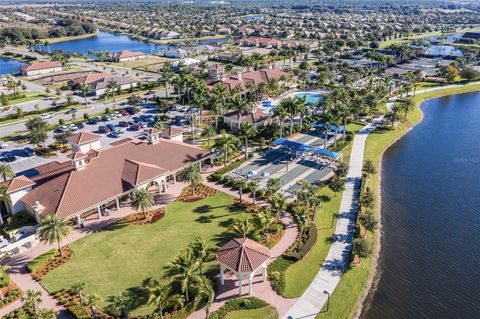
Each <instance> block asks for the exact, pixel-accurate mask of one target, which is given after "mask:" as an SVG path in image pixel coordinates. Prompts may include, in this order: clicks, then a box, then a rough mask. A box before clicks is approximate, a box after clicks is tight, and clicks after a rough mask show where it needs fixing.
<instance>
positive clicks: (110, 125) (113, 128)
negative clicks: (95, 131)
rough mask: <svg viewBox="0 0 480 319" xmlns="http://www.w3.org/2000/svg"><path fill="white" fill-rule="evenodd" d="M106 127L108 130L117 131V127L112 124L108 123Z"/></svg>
mask: <svg viewBox="0 0 480 319" xmlns="http://www.w3.org/2000/svg"><path fill="white" fill-rule="evenodd" d="M106 127H108V128H109V129H110V131H114V130H115V125H114V124H112V123H108V124H107V125H106Z"/></svg>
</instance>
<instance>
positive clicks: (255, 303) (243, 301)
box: [209, 297, 269, 319]
mask: <svg viewBox="0 0 480 319" xmlns="http://www.w3.org/2000/svg"><path fill="white" fill-rule="evenodd" d="M268 306H269V304H268V303H266V302H265V301H263V300H261V299H258V298H255V297H242V298H235V299H230V300H228V301H227V302H226V303H225V304H224V305H223V306H222V307H221V308H220V309H218V310H217V311H215V312H212V313H211V314H210V317H209V319H223V318H225V317H226V316H227V314H228V313H230V312H233V311H238V310H252V309H260V308H264V307H268Z"/></svg>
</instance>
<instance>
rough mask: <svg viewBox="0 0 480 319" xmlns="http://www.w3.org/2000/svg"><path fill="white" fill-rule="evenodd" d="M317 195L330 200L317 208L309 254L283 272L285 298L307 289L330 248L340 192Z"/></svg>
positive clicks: (352, 127)
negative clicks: (314, 235) (315, 229)
mask: <svg viewBox="0 0 480 319" xmlns="http://www.w3.org/2000/svg"><path fill="white" fill-rule="evenodd" d="M361 128H362V126H361V125H358V124H349V126H348V129H349V130H350V131H351V132H354V133H356V132H358V131H359V130H360V129H361ZM350 145H351V143H350V144H349V145H348V146H346V147H344V149H342V150H341V152H342V153H343V156H344V162H345V163H348V162H349V160H350V151H351V147H350ZM319 196H325V197H327V198H329V199H330V200H329V201H327V202H325V203H324V204H323V205H322V207H321V208H319V209H318V210H317V216H316V218H315V223H316V226H317V231H318V235H317V242H316V243H315V246H314V247H313V248H312V249H311V251H310V252H309V254H308V255H307V256H306V257H304V258H303V259H302V260H300V261H299V262H297V263H295V264H293V265H291V266H290V267H289V268H288V269H287V271H286V272H285V281H286V286H285V292H284V296H285V297H287V298H295V297H299V296H301V295H302V294H303V292H304V291H305V290H306V289H307V287H308V285H310V283H311V282H312V281H313V279H314V278H315V275H316V274H317V272H318V270H319V269H320V267H321V266H322V264H323V261H324V260H325V258H326V257H327V254H328V250H329V249H330V244H331V239H330V238H331V236H332V235H333V233H334V231H335V222H334V224H333V227H331V226H332V216H333V214H336V213H338V210H339V208H340V202H341V200H342V193H334V192H332V191H331V190H330V188H328V187H323V188H322V189H321V192H320V194H319Z"/></svg>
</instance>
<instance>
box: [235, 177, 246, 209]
mask: <svg viewBox="0 0 480 319" xmlns="http://www.w3.org/2000/svg"><path fill="white" fill-rule="evenodd" d="M237 186H238V195H239V197H240V198H239V199H240V204H241V203H242V197H243V190H244V189H245V188H246V187H247V182H245V180H243V178H241V179H239V180H238V181H237Z"/></svg>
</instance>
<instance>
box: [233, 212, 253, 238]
mask: <svg viewBox="0 0 480 319" xmlns="http://www.w3.org/2000/svg"><path fill="white" fill-rule="evenodd" d="M229 229H230V231H231V232H232V233H234V234H235V235H237V236H240V237H242V238H246V237H247V236H248V234H250V232H251V231H252V230H253V225H252V222H251V220H250V218H248V217H246V216H243V217H241V218H237V219H234V220H233V222H232V224H231V225H230V227H229Z"/></svg>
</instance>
